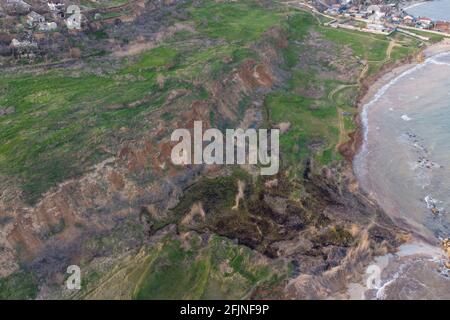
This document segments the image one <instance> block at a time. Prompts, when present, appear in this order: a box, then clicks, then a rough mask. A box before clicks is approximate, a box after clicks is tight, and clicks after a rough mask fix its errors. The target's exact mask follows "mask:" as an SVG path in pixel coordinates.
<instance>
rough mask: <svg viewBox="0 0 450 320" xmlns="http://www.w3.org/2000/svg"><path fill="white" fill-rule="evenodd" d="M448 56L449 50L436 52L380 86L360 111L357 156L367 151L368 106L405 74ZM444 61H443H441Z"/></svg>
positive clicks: (449, 54)
mask: <svg viewBox="0 0 450 320" xmlns="http://www.w3.org/2000/svg"><path fill="white" fill-rule="evenodd" d="M447 56H450V53H449V52H443V53H440V54H437V55H435V56H432V57H430V58H427V59H426V60H425V61H424V62H423V63H421V64H418V65H416V66H414V67H412V68H410V69H408V70H406V71H404V72H403V73H401V74H400V75H398V76H397V77H395V78H394V79H392V80H391V81H389V82H388V83H387V84H385V85H384V86H382V87H381V88H380V89H379V90H378V91H377V92H376V94H375V95H374V97H373V98H372V100H370V101H369V102H368V103H366V104H365V105H364V106H363V107H362V111H361V123H362V130H363V144H362V147H361V150H360V152H359V156H361V155H364V154H365V153H366V152H367V137H368V134H369V123H368V122H369V121H368V111H369V108H370V107H371V106H373V105H374V104H375V103H377V102H378V101H379V100H380V99H381V98H382V97H383V96H384V94H385V93H386V92H387V91H388V90H389V89H390V88H391V87H392V86H393V85H395V84H397V83H398V82H399V81H400V80H402V79H404V78H405V77H407V76H410V75H412V74H413V73H415V72H417V71H419V70H421V69H422V68H424V67H426V66H427V65H429V64H432V63H436V62H438V63H441V62H439V61H437V60H436V59H439V58H441V57H447ZM442 63H445V62H442Z"/></svg>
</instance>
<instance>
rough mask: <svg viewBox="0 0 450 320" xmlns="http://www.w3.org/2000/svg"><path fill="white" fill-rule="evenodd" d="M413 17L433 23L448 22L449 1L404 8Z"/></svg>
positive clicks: (449, 12) (434, 0) (439, 0)
mask: <svg viewBox="0 0 450 320" xmlns="http://www.w3.org/2000/svg"><path fill="white" fill-rule="evenodd" d="M405 11H406V12H407V13H409V14H411V15H413V16H415V17H426V18H430V19H432V20H435V21H439V20H441V21H450V0H433V1H428V2H423V3H419V4H416V5H413V6H411V7H409V8H406V9H405Z"/></svg>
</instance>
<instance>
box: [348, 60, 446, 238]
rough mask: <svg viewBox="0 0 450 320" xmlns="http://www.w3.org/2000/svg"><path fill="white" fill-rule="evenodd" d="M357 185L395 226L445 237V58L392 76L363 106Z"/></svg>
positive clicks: (355, 165) (425, 234)
mask: <svg viewBox="0 0 450 320" xmlns="http://www.w3.org/2000/svg"><path fill="white" fill-rule="evenodd" d="M362 120H363V124H364V127H365V131H364V140H365V142H364V143H363V147H362V149H361V151H360V152H359V153H358V154H357V156H356V158H355V163H354V168H355V173H356V175H357V177H358V179H359V181H360V184H361V186H362V187H363V189H365V190H366V191H367V192H368V193H370V194H371V195H372V197H373V198H375V200H377V202H378V203H379V204H380V206H381V207H382V208H383V209H384V210H385V211H386V212H387V213H388V214H389V215H390V216H391V217H393V218H394V220H395V221H396V222H397V223H399V224H400V225H403V226H407V227H409V228H410V229H411V230H413V231H415V232H417V233H419V234H420V235H423V236H425V237H430V239H431V238H434V239H436V237H438V238H439V237H448V236H449V235H450V54H440V55H438V56H435V57H432V58H429V59H427V60H426V62H425V63H423V64H420V65H417V66H416V67H414V68H412V69H410V70H408V71H406V72H404V73H403V74H401V75H399V76H397V77H396V78H395V79H393V80H392V81H391V82H390V83H388V84H386V85H385V86H384V87H383V88H381V89H380V90H379V91H378V93H377V94H376V95H375V97H374V98H373V99H372V101H371V102H369V103H368V104H366V105H365V106H364V107H363V111H362Z"/></svg>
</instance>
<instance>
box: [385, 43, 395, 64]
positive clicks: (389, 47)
mask: <svg viewBox="0 0 450 320" xmlns="http://www.w3.org/2000/svg"><path fill="white" fill-rule="evenodd" d="M396 46H397V42H395V40H391V42H389V46H388V48H387V49H386V59H385V60H384V61H385V62H387V61H388V60H390V59H391V54H392V50H393V49H394V48H395V47H396Z"/></svg>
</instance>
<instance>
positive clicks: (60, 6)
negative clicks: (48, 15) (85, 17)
mask: <svg viewBox="0 0 450 320" xmlns="http://www.w3.org/2000/svg"><path fill="white" fill-rule="evenodd" d="M47 5H48V8H49V9H50V11H51V12H52V13H53V14H54V15H56V16H58V17H60V18H64V16H65V5H64V3H60V2H57V3H53V2H47Z"/></svg>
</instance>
